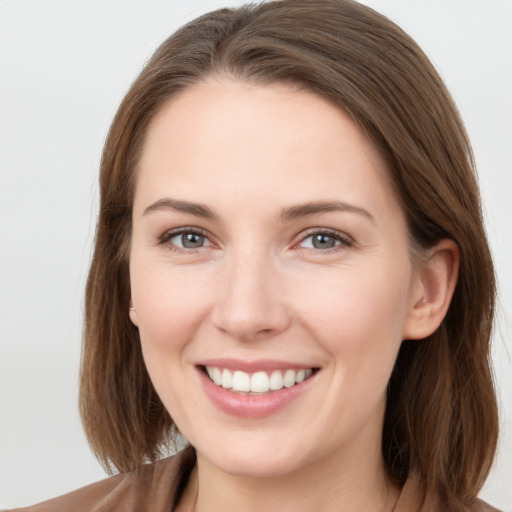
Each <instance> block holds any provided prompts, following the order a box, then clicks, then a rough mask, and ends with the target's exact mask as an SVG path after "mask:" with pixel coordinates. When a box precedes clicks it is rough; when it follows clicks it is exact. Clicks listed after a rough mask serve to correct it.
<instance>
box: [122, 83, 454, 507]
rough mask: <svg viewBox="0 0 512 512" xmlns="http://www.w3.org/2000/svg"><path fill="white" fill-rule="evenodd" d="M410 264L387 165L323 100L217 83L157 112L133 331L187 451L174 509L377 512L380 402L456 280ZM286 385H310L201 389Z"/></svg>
mask: <svg viewBox="0 0 512 512" xmlns="http://www.w3.org/2000/svg"><path fill="white" fill-rule="evenodd" d="M425 256H426V259H427V260H428V261H427V263H423V264H421V265H413V263H412V257H411V254H410V249H409V243H408V233H407V227H406V221H405V218H404V215H403V212H402V211H401V209H400V207H399V205H398V202H397V200H396V198H395V197H394V193H393V192H392V190H391V187H390V185H389V182H388V170H387V168H386V164H385V162H384V161H383V159H382V158H381V157H380V155H379V154H378V152H377V151H376V149H375V148H374V146H373V145H372V143H371V142H370V141H369V140H368V139H367V138H366V136H365V135H364V134H363V132H362V131H361V130H360V129H359V128H358V126H357V125H356V124H355V123H354V122H353V121H352V120H351V119H350V118H349V117H348V116H347V115H346V114H345V113H344V112H343V111H341V110H340V109H338V108H336V107H334V106H333V105H332V104H330V103H329V102H327V101H326V100H324V99H322V98H320V97H318V96H317V95H315V94H312V93H310V92H307V91H304V90H299V89H298V88H292V87H290V86H286V85H268V86H254V85H249V84H245V83H240V82H236V81H233V80H229V79H227V78H226V79H209V80H207V81H206V82H204V83H201V84H198V85H196V86H194V87H192V88H189V89H188V90H186V91H184V92H183V93H181V94H180V95H179V96H177V97H176V98H174V99H172V100H171V101H170V102H169V103H168V104H167V105H165V106H164V107H163V108H162V110H161V111H160V112H159V113H158V114H157V115H156V117H155V118H154V119H153V122H152V124H151V126H150V128H149V131H148V136H147V140H146V143H145V146H144V151H143V153H142V157H141V160H140V162H139V166H138V176H137V184H136V193H135V200H134V206H133V232H132V245H131V254H130V279H131V292H132V304H133V307H134V310H132V311H130V316H131V319H132V321H133V323H134V324H135V325H137V326H138V327H139V331H140V337H141V343H142V350H143V354H144V359H145V362H146V365H147V368H148V371H149V374H150V376H151V379H152V381H153V383H154V385H155V388H156V390H157V392H158V394H159V396H160V398H161V399H162V401H163V403H164V405H165V407H166V408H167V410H168V411H169V413H170V414H171V416H172V418H173V420H174V421H175V423H176V424H177V426H178V428H179V429H180V431H181V432H182V433H183V434H184V436H185V437H186V438H187V439H188V440H189V441H190V443H191V444H192V445H193V446H194V447H195V448H196V451H197V457H198V464H197V466H196V468H195V469H194V471H193V473H192V475H191V477H190V479H189V484H188V486H187V489H186V490H185V492H184V494H183V496H182V499H181V501H180V503H179V505H178V510H180V511H185V510H192V509H193V507H194V506H195V507H196V510H199V511H203V510H211V511H221V510H244V511H248V512H250V511H253V510H254V511H261V510H266V511H274V510H275V511H279V512H283V511H293V512H301V511H304V512H305V511H311V510H322V511H327V512H328V511H331V510H332V511H334V510H336V511H339V510H340V505H341V504H342V505H343V510H344V511H347V512H350V511H354V512H355V511H359V512H361V511H363V512H364V511H389V510H392V508H393V506H394V504H395V502H396V500H397V497H398V494H399V490H398V489H397V488H396V487H395V486H394V485H393V484H392V483H391V482H390V481H389V479H388V478H387V475H386V472H385V467H384V462H383V459H382V455H381V433H382V425H383V416H384V410H385V396H386V385H387V382H388V380H389V376H390V374H391V371H392V368H393V364H394V362H395V359H396V356H397V353H398V350H399V347H400V344H401V342H402V340H403V339H418V338H423V337H425V336H428V335H429V334H430V333H431V332H433V331H434V330H435V329H436V328H437V326H438V325H439V323H440V322H441V320H442V318H443V316H444V314H445V312H446V309H447V307H448V304H449V301H450V298H451V294H452V292H453V287H454V285H455V281H456V273H457V272H456V270H457V257H458V256H457V250H456V247H454V244H453V243H451V242H449V241H443V242H441V243H440V244H439V245H438V246H437V247H436V248H434V249H432V250H431V251H430V252H429V254H427V255H425ZM287 370H290V371H292V375H293V376H295V375H298V373H299V371H300V370H303V373H302V378H304V377H305V380H303V381H302V382H299V381H301V378H298V379H297V384H296V385H292V384H290V386H291V387H290V388H288V387H286V386H285V387H282V389H278V390H265V391H261V390H260V391H258V392H255V391H254V390H253V391H241V390H237V389H233V388H230V387H229V386H230V382H231V381H229V382H226V381H224V382H223V383H220V384H219V382H217V384H215V383H214V382H212V379H211V378H210V377H209V376H208V375H207V371H210V373H213V372H218V373H220V374H221V376H222V374H224V373H229V376H232V375H234V372H235V371H240V372H241V373H240V376H241V378H242V377H244V378H245V377H246V376H248V378H249V379H251V378H252V377H253V376H254V374H256V373H259V374H260V376H262V375H263V374H265V375H266V377H265V376H264V375H263V381H264V382H266V383H267V384H266V385H267V387H268V385H269V384H268V383H269V382H270V380H269V379H270V378H271V377H272V374H273V373H276V372H277V373H279V374H280V375H281V376H283V377H284V376H285V373H286V371H287ZM217 377H218V375H217ZM212 378H213V379H214V380H215V377H212ZM225 378H228V377H225ZM229 378H231V377H229ZM277 378H278V380H279V377H277ZM265 379H267V380H265ZM228 380H229V379H228ZM242 380H243V379H242ZM223 385H226V386H227V387H223ZM233 385H234V384H233ZM237 386H238V384H237ZM264 386H265V384H264ZM281 386H283V384H282V383H281ZM235 387H236V386H235ZM277 387H278V388H279V384H278V385H277ZM258 389H259V388H258ZM196 494H197V497H196ZM196 498H197V502H196Z"/></svg>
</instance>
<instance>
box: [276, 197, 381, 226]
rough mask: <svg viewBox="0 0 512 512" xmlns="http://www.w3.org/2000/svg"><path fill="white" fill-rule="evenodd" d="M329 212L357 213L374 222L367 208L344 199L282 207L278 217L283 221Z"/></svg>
mask: <svg viewBox="0 0 512 512" xmlns="http://www.w3.org/2000/svg"><path fill="white" fill-rule="evenodd" d="M329 212H350V213H357V214H359V215H363V216H364V217H367V218H368V219H369V220H371V221H372V222H375V217H374V216H373V215H372V214H371V213H370V212H369V211H368V210H365V209H364V208H360V207H359V206H356V205H354V204H351V203H346V202H344V201H318V202H313V203H304V204H298V205H296V206H291V207H290V208H285V209H283V210H282V211H281V214H280V216H279V217H280V219H281V220H282V221H283V222H285V221H289V220H292V219H297V218H299V217H307V216H309V215H317V214H319V213H329Z"/></svg>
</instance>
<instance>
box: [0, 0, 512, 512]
mask: <svg viewBox="0 0 512 512" xmlns="http://www.w3.org/2000/svg"><path fill="white" fill-rule="evenodd" d="M240 3H241V2H237V1H231V2H230V1H229V0H210V1H207V0H193V1H192V0H187V1H186V2H185V1H183V2H181V1H177V0H167V1H162V0H152V1H146V2H143V1H140V0H139V1H129V0H117V1H113V0H108V1H107V0H88V1H87V2H86V1H83V0H82V1H77V0H0V249H1V255H0V315H1V316H0V343H1V344H0V351H1V352H0V506H2V507H13V506H19V505H23V504H25V505H26V504H31V503H35V502H37V501H41V500H43V499H47V498H50V497H53V496H56V495H59V494H62V493H64V492H67V491H70V490H72V489H75V488H77V487H81V486H83V485H85V484H87V483H90V482H92V481H95V480H98V479H101V478H104V476H105V475H104V473H103V471H102V470H101V468H100V466H99V465H98V464H97V463H96V461H95V459H94V458H93V456H92V455H91V453H90V450H89V448H88V446H87V443H86V440H85V437H84V434H83V433H82V430H81V425H80V420H79V416H78V408H77V389H78V366H79V356H80V336H81V318H82V308H83V298H82V297H83V290H84V281H85V276H86V273H87V268H88V261H89V257H90V254H91V241H92V237H93V233H94V222H95V213H96V209H97V200H98V187H97V183H96V181H97V179H96V176H97V169H98V163H99V157H100V153H101V148H102V144H103V141H104V139H105V135H106V132H107V129H108V126H109V123H110V121H111V119H112V117H113V115H114V113H115V110H116V108H117V105H118V104H119V101H120V100H121V98H122V96H123V94H124V93H125V92H126V90H127V88H128V86H129V84H130V83H131V81H132V80H133V78H134V77H135V76H136V74H137V73H138V71H139V70H140V68H141V66H142V65H143V63H144V62H145V60H146V59H147V58H148V57H149V56H150V54H151V52H152V51H153V50H154V49H155V48H156V46H157V45H158V44H159V43H160V42H161V41H162V40H163V39H164V38H166V37H167V36H168V35H170V33H171V32H172V31H174V30H175V29H176V28H177V27H178V26H180V25H182V24H183V23H184V22H186V21H188V20H189V19H191V18H193V17H195V16H197V15H199V14H201V13H203V12H206V11H208V10H211V9H213V8H216V7H220V6H228V5H237V4H240ZM365 3H367V4H368V5H370V6H373V7H375V8H377V9H378V10H380V11H381V12H382V13H384V14H386V15H388V16H390V17H391V18H392V19H393V20H394V21H396V22H398V23H399V24H400V25H401V26H402V27H403V28H405V29H406V30H407V31H408V32H409V33H410V34H411V35H412V36H413V37H414V38H415V39H416V40H417V41H418V42H419V43H420V45H421V46H422V47H423V48H424V50H425V51H426V52H427V54H428V55H429V56H430V57H431V58H432V59H433V61H434V62H435V64H436V66H437V68H438V69H439V70H440V72H441V74H442V76H443V77H444V79H445V80H446V82H447V84H448V86H449V88H450V90H451V91H452V93H453V94H454V96H455V99H456V101H457V103H458V105H459V107H460V109H461V111H462V115H463V118H464V120H465V122H466V124H467V128H468V131H469V134H470V137H471V139H472V141H473V144H474V148H475V153H476V157H477V162H478V165H479V172H480V181H481V187H482V193H483V201H484V208H485V212H486V221H487V227H488V231H489V236H490V239H491V244H492V248H493V253H494V257H495V261H496V265H497V270H498V277H499V284H500V296H501V312H500V314H499V325H498V328H497V331H496V334H495V340H494V359H495V364H496V380H497V384H498V386H499V389H500V402H501V414H502V416H501V423H502V440H501V445H500V451H499V457H498V460H497V465H496V467H495V470H494V472H493V473H492V476H491V478H490V479H489V481H488V483H487V485H486V487H485V489H484V492H483V494H482V497H483V498H484V499H486V500H488V501H490V502H491V503H493V504H494V505H495V506H497V507H500V508H502V509H504V510H507V511H510V510H512V485H511V484H512V363H511V357H512V356H511V353H512V350H511V337H512V328H511V323H512V228H511V227H510V224H511V221H512V200H511V197H512V172H511V171H512V1H511V0H414V1H412V0H401V1H399V0H380V1H379V0H367V1H366V2H365ZM482 421H485V418H482Z"/></svg>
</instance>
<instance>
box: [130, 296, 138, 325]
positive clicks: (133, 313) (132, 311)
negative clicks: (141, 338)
mask: <svg viewBox="0 0 512 512" xmlns="http://www.w3.org/2000/svg"><path fill="white" fill-rule="evenodd" d="M129 315H130V320H131V321H132V324H133V325H135V327H138V326H139V324H138V323H137V311H136V309H135V306H134V305H133V301H132V299H130V309H129Z"/></svg>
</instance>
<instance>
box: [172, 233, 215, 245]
mask: <svg viewBox="0 0 512 512" xmlns="http://www.w3.org/2000/svg"><path fill="white" fill-rule="evenodd" d="M170 242H171V243H172V244H173V245H175V246H176V247H181V248H183V249H198V248H200V247H205V246H208V245H212V244H211V243H210V241H209V240H208V239H207V238H206V237H205V236H204V235H201V234H200V233H194V232H193V231H186V232H183V233H179V234H177V235H176V236H173V237H172V238H171V239H170Z"/></svg>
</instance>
